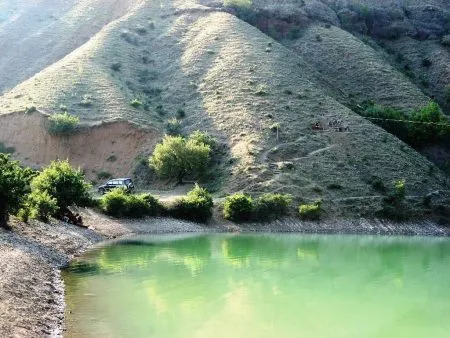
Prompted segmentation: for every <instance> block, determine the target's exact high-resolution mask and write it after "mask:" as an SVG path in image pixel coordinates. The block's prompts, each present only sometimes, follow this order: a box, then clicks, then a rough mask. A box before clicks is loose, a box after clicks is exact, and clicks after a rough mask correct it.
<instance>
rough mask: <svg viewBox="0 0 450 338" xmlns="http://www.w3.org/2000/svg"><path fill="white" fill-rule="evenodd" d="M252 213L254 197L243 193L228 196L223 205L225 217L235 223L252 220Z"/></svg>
mask: <svg viewBox="0 0 450 338" xmlns="http://www.w3.org/2000/svg"><path fill="white" fill-rule="evenodd" d="M252 211H253V199H252V197H251V196H248V195H245V194H241V193H238V194H234V195H230V196H227V197H226V199H225V202H224V204H223V217H224V218H225V219H228V220H231V221H234V222H241V221H248V220H250V217H251V216H252Z"/></svg>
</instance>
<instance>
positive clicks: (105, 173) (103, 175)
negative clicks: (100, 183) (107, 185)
mask: <svg viewBox="0 0 450 338" xmlns="http://www.w3.org/2000/svg"><path fill="white" fill-rule="evenodd" d="M111 177H112V175H111V173H110V172H108V171H105V170H102V171H99V172H98V173H97V178H98V179H99V180H107V179H109V178H111Z"/></svg>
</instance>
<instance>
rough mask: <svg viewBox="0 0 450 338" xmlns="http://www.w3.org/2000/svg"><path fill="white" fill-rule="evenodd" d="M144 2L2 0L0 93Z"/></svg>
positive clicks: (0, 18) (70, 50)
mask: <svg viewBox="0 0 450 338" xmlns="http://www.w3.org/2000/svg"><path fill="white" fill-rule="evenodd" d="M140 3H141V1H135V0H114V1H106V0H102V1H99V0H97V1H90V0H81V1H80V0H67V1H60V0H37V1H28V0H18V1H17V0H4V1H1V2H0V50H1V51H2V52H1V53H0V93H2V92H3V91H5V90H7V89H8V88H12V87H14V86H16V85H17V84H19V83H20V82H22V81H24V80H26V79H27V78H29V77H31V76H32V75H34V74H35V73H37V72H39V71H40V70H42V69H44V68H45V67H47V66H49V65H51V64H52V63H54V62H56V61H58V60H59V59H61V58H62V57H64V56H65V55H67V54H69V53H70V52H72V51H73V50H74V49H76V48H78V47H79V46H81V45H82V44H84V43H85V42H86V41H88V40H89V39H90V38H91V37H92V36H93V35H95V34H96V33H97V32H98V31H99V30H100V29H101V27H103V26H104V25H105V24H107V23H109V22H111V21H113V20H115V19H117V18H119V17H121V16H123V15H124V14H126V13H127V12H128V11H129V10H130V9H131V8H133V7H136V6H138V5H139V4H140Z"/></svg>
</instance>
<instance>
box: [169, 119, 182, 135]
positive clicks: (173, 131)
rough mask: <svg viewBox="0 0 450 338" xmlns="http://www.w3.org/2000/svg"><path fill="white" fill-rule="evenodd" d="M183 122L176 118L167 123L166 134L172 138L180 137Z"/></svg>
mask: <svg viewBox="0 0 450 338" xmlns="http://www.w3.org/2000/svg"><path fill="white" fill-rule="evenodd" d="M182 129H183V128H182V127H181V122H180V121H179V120H177V119H175V118H173V119H170V120H168V121H167V122H166V134H167V135H170V136H179V135H181V131H182Z"/></svg>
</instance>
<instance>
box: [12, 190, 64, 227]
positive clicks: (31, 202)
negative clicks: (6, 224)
mask: <svg viewBox="0 0 450 338" xmlns="http://www.w3.org/2000/svg"><path fill="white" fill-rule="evenodd" d="M58 210H59V208H58V201H57V200H56V198H54V197H52V196H50V195H49V193H48V192H47V191H38V190H34V191H33V192H32V193H31V194H29V195H28V197H27V200H26V202H25V205H24V206H23V208H22V209H21V210H20V211H19V215H18V216H19V217H20V218H21V219H22V220H23V221H25V222H26V221H28V218H32V219H39V220H41V221H43V222H47V221H48V219H49V217H50V216H54V215H56V213H57V212H58Z"/></svg>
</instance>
